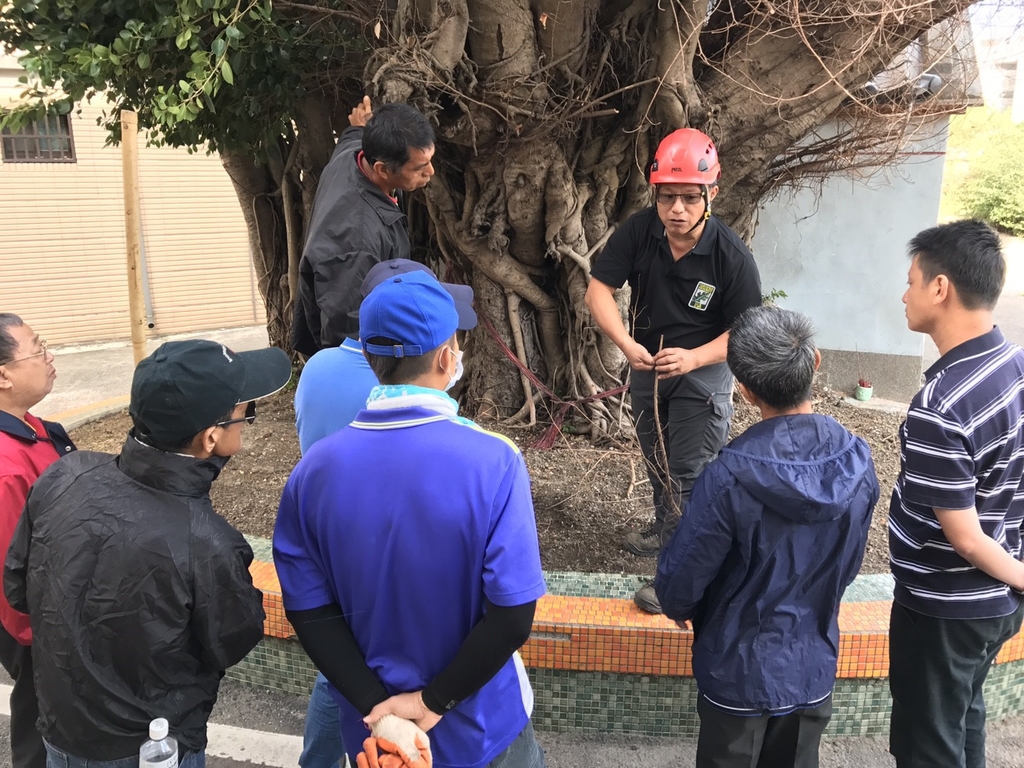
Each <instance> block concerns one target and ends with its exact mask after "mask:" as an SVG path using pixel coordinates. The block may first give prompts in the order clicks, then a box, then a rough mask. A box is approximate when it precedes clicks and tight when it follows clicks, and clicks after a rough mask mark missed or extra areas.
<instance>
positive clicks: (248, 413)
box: [213, 400, 256, 427]
mask: <svg viewBox="0 0 1024 768" xmlns="http://www.w3.org/2000/svg"><path fill="white" fill-rule="evenodd" d="M243 421H244V422H245V423H246V424H252V423H253V422H254V421H256V401H255V400H252V401H251V402H249V404H248V405H246V406H245V416H243V417H242V418H240V419H228V420H227V421H218V422H217V423H216V424H214V425H213V426H215V427H230V426H231V425H232V424H241V423H242V422H243Z"/></svg>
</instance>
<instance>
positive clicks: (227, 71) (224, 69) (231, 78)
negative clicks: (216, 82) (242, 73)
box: [220, 59, 235, 85]
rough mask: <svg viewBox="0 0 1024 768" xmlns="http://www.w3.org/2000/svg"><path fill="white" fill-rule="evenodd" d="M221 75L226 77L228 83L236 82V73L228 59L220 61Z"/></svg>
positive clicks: (225, 80)
mask: <svg viewBox="0 0 1024 768" xmlns="http://www.w3.org/2000/svg"><path fill="white" fill-rule="evenodd" d="M220 76H221V77H223V78H224V82H225V83H227V84H228V85H234V84H235V73H234V72H233V71H232V69H231V65H230V64H228V60H227V59H224V61H222V62H221V63H220Z"/></svg>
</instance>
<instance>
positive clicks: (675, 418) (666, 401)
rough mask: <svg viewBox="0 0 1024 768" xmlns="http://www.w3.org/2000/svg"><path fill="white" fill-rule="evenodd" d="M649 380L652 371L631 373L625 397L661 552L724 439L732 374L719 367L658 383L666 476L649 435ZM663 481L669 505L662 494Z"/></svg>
mask: <svg viewBox="0 0 1024 768" xmlns="http://www.w3.org/2000/svg"><path fill="white" fill-rule="evenodd" d="M654 379H655V373H654V371H631V372H630V385H629V394H630V399H631V402H632V404H633V424H634V426H635V427H636V436H637V438H638V439H639V441H640V450H641V451H643V454H644V459H645V463H646V464H647V476H648V477H649V478H650V480H651V487H652V488H653V490H654V520H655V530H657V531H659V532H660V534H661V546H662V548H664V547H665V545H666V544H668V542H669V541H670V540H671V538H672V534H673V533H675V530H676V526H677V525H678V524H679V515H680V513H681V512H682V511H683V509H684V508H685V507H686V502H687V500H688V499H689V498H690V491H691V490H692V489H693V484H694V482H695V481H696V480H697V476H698V475H699V474H700V472H701V470H702V469H704V467H705V466H707V464H708V463H709V462H710V461H711V460H712V459H714V458H715V457H716V456H717V455H718V452H719V450H721V448H722V446H723V445H725V442H726V440H728V439H729V420H730V419H731V418H732V411H733V408H732V373H730V371H729V367H728V366H727V365H726V364H725V363H717V364H715V365H709V366H705V367H704V368H698V369H697V370H695V371H691V372H690V373H687V374H685V375H683V376H674V377H672V378H671V379H662V380H661V381H659V382H658V404H657V407H658V420H659V421H660V423H661V431H662V434H663V435H664V442H665V450H666V451H667V452H668V457H667V462H668V476H666V473H665V458H664V457H662V455H661V448H660V446H659V441H658V437H657V433H656V429H655V421H654V407H655V403H654ZM669 477H670V478H671V487H672V496H674V497H675V505H673V504H672V501H671V498H672V496H670V495H669V492H668V486H669Z"/></svg>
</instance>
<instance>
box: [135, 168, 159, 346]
mask: <svg viewBox="0 0 1024 768" xmlns="http://www.w3.org/2000/svg"><path fill="white" fill-rule="evenodd" d="M136 193H137V195H138V197H137V198H136V205H138V206H139V219H140V221H141V223H142V226H140V227H139V272H140V273H141V275H142V301H143V303H144V304H145V305H146V327H147V328H149V329H150V330H153V328H155V327H156V320H155V318H154V317H153V292H152V291H151V290H150V288H149V264H148V262H147V260H146V222H145V220H144V219H143V216H142V187H141V186H140V187H139V188H138V189H137V190H136Z"/></svg>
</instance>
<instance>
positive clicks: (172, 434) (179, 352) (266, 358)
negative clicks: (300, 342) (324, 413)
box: [128, 339, 292, 445]
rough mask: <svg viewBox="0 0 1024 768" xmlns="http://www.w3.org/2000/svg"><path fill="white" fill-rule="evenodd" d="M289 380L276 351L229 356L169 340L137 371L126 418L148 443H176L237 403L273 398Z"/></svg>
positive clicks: (220, 349) (209, 344) (212, 344)
mask: <svg viewBox="0 0 1024 768" xmlns="http://www.w3.org/2000/svg"><path fill="white" fill-rule="evenodd" d="M291 375H292V366H291V361H290V360H289V359H288V355H286V354H285V353H284V352H283V351H282V350H280V349H278V348H277V347H268V348H266V349H257V350H253V351H252V352H233V351H232V350H230V349H228V348H227V347H226V346H224V345H223V344H221V343H219V342H216V341H205V340H202V339H194V340H189V341H169V342H167V343H166V344H162V345H160V347H159V348H158V349H157V350H156V352H154V353H153V354H152V355H150V356H149V357H147V358H146V359H145V360H143V361H142V362H140V363H139V364H138V365H137V366H136V368H135V376H134V378H133V379H132V397H131V403H130V404H129V406H128V413H129V414H131V417H132V420H133V421H134V422H135V425H136V427H137V428H138V429H139V431H140V432H141V433H142V434H143V436H145V437H147V438H150V439H151V440H152V442H154V443H156V444H158V445H175V444H180V443H181V442H183V441H185V440H187V439H188V438H190V437H193V436H194V435H197V434H199V433H200V432H202V431H203V430H204V429H206V428H207V427H212V426H213V425H214V424H216V423H217V421H218V420H220V419H221V418H223V417H224V416H225V415H226V414H228V413H230V412H231V409H232V408H234V407H235V406H236V405H238V404H239V403H247V402H249V401H250V400H256V399H258V398H261V397H266V396H267V395H272V394H274V393H275V392H277V391H278V390H280V389H282V388H283V387H284V385H285V384H287V383H288V380H289V379H290V378H291Z"/></svg>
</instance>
